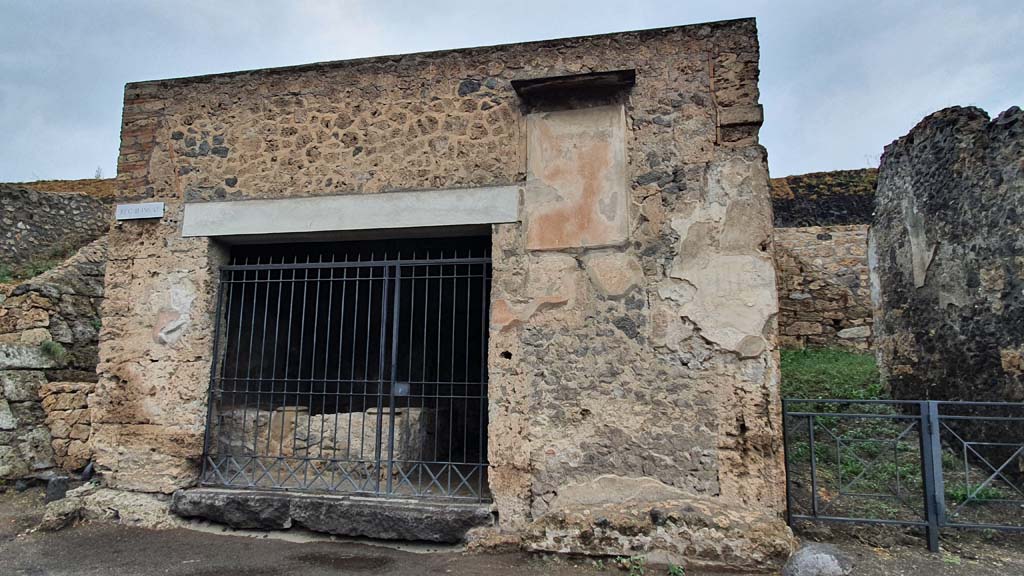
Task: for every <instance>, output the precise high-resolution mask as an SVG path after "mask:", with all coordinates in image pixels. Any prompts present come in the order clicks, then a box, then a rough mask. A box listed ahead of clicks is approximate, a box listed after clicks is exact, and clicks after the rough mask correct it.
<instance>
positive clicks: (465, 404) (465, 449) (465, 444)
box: [462, 253, 479, 463]
mask: <svg viewBox="0 0 1024 576" xmlns="http://www.w3.org/2000/svg"><path fill="white" fill-rule="evenodd" d="M467 257H472V253H470V254H468V255H467ZM465 280H466V330H465V332H464V334H463V337H464V338H465V344H466V349H465V351H464V352H463V353H462V354H463V368H462V382H463V384H462V461H463V462H467V463H468V462H469V461H470V460H469V398H470V395H471V394H470V390H469V382H470V380H469V317H470V316H471V315H472V312H471V311H472V308H471V306H472V304H473V285H472V282H473V268H472V266H471V265H469V264H466V277H465ZM477 433H478V434H479V430H478V431H477Z"/></svg>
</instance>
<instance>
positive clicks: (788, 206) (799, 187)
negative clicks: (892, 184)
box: [772, 168, 878, 228]
mask: <svg viewBox="0 0 1024 576" xmlns="http://www.w3.org/2000/svg"><path fill="white" fill-rule="evenodd" d="M877 184H878V170H876V169H875V168H864V169H861V170H833V171H831V172H812V173H810V174H797V175H793V176H785V177H783V178H772V208H773V209H774V212H775V226H777V227H779V228H798V227H812V226H849V225H854V224H868V223H870V222H871V212H872V210H874V200H875V186H876V185H877Z"/></svg>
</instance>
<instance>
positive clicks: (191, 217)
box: [181, 186, 521, 237]
mask: <svg viewBox="0 0 1024 576" xmlns="http://www.w3.org/2000/svg"><path fill="white" fill-rule="evenodd" d="M520 193H521V188H520V187H519V186H492V187H482V188H457V189H444V190H418V191H409V192H382V193H376V194H347V195H341V196H313V197H306V198H280V199H269V200H238V201H233V202H194V203H189V204H186V205H185V217H184V222H183V224H182V229H181V235H182V236H185V237H191V236H251V235H262V234H296V233H300V234H301V233H306V232H333V231H343V230H376V229H385V228H387V229H393V228H420V227H424V228H426V227H437V226H469V225H480V224H499V223H503V222H515V221H517V220H518V219H519V196H520Z"/></svg>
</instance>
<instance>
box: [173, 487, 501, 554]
mask: <svg viewBox="0 0 1024 576" xmlns="http://www.w3.org/2000/svg"><path fill="white" fill-rule="evenodd" d="M491 509H492V506H491V505H490V504H486V503H472V504H462V503H448V502H428V501H420V500H402V499H389V498H362V497H356V496H336V495H326V494H302V493H295V492H275V491H259V490H230V489H225V488H192V489H189V490H179V491H177V492H175V493H174V496H173V498H172V499H171V511H172V512H174V513H175V514H177V515H179V516H182V517H185V518H204V519H206V520H210V521H212V522H218V523H221V524H227V525H228V526H231V527H232V528H242V529H257V530H287V529H288V528H291V527H292V526H302V527H304V528H306V529H308V530H312V531H314V532H324V533H326V534H334V535H337V536H364V537H368V538H380V539H384V540H415V541H426V542H444V543H457V542H462V541H464V540H465V537H466V533H467V532H468V531H469V530H470V529H472V528H476V527H480V526H490V525H491V524H493V523H494V517H493V515H492V514H491Z"/></svg>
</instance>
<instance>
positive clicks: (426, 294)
mask: <svg viewBox="0 0 1024 576" xmlns="http://www.w3.org/2000/svg"><path fill="white" fill-rule="evenodd" d="M426 262H428V264H425V265H424V266H422V267H420V269H421V270H422V271H423V337H422V338H420V343H421V347H420V351H421V352H422V354H420V358H421V359H422V362H421V364H422V366H421V367H420V380H421V381H422V382H423V389H422V391H421V393H420V413H424V412H426V411H427V389H428V388H427V387H428V386H429V385H428V384H427V342H428V340H427V324H428V322H427V310H428V309H429V308H430V265H429V262H430V251H429V250H428V251H427V257H426ZM433 389H434V390H435V393H436V390H437V386H434V387H433ZM431 411H432V413H431V417H430V427H431V428H433V430H432V431H431V432H432V434H431V435H430V436H431V440H432V441H433V446H432V448H433V449H434V450H433V452H431V453H430V456H429V457H428V456H424V458H423V460H424V462H422V463H421V464H420V465H419V468H418V469H417V471H416V485H417V487H419V488H420V489H422V488H423V467H424V466H429V464H427V462H429V461H433V460H437V402H436V400H435V402H434V406H432V407H431Z"/></svg>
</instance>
